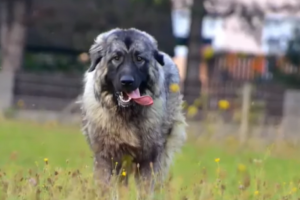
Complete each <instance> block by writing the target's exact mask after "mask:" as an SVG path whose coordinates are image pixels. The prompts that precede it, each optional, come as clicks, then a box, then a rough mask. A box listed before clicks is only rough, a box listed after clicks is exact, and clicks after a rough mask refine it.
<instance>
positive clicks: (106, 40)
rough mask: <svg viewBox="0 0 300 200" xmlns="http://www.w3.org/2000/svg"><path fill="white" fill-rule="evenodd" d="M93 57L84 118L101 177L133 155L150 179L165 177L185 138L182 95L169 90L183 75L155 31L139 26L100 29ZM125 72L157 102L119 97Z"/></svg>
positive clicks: (107, 177)
mask: <svg viewBox="0 0 300 200" xmlns="http://www.w3.org/2000/svg"><path fill="white" fill-rule="evenodd" d="M137 54H139V55H138V56H141V57H142V58H139V59H138V60H139V61H136V60H135V58H134V57H135V56H137ZM115 56H119V57H117V58H115ZM126 56H127V57H126ZM90 57H91V66H90V68H89V69H88V71H87V72H86V74H85V79H84V84H85V85H84V92H83V97H82V114H83V118H82V121H83V132H84V135H85V136H86V138H87V141H88V143H89V145H90V147H91V149H92V151H93V153H94V159H95V164H94V169H95V175H96V178H97V179H100V180H101V181H102V182H104V183H108V182H109V181H110V178H111V174H112V171H113V169H114V168H115V163H116V162H118V163H121V160H122V157H123V156H125V155H130V156H131V157H132V158H133V162H134V163H138V165H139V174H140V175H141V176H142V177H146V178H147V179H151V176H152V175H153V174H152V173H153V172H154V173H158V174H159V177H160V178H161V180H163V179H164V178H165V176H166V175H167V173H168V169H169V166H170V164H171V162H172V158H173V155H174V153H175V152H176V151H178V150H180V149H181V147H182V145H183V144H184V142H185V140H186V133H185V126H186V123H185V117H184V115H183V113H182V110H181V105H182V95H181V94H180V92H178V91H175V92H171V91H169V87H170V85H171V84H179V81H180V78H179V73H178V69H177V67H176V65H175V64H174V63H173V61H172V59H171V58H170V57H169V56H168V55H167V54H165V53H163V52H160V51H159V50H158V47H157V42H156V40H155V39H154V38H153V37H152V36H151V35H149V34H147V33H146V32H143V31H140V30H137V29H134V28H131V29H119V28H117V29H113V30H111V31H108V32H105V33H103V34H100V35H99V36H98V37H97V38H96V40H95V42H94V44H93V45H92V46H91V48H90ZM114 58H115V60H114ZM120 58H124V59H122V60H120ZM125 58H126V59H125ZM140 61H141V62H140ZM124 73H127V74H130V75H132V77H134V78H135V79H134V80H135V82H134V83H133V86H132V88H131V90H134V89H136V88H139V90H140V92H141V95H142V94H143V95H145V94H147V95H149V96H151V97H152V99H153V104H152V105H150V106H142V105H138V104H136V103H134V102H130V103H128V104H126V105H124V104H122V102H120V99H119V96H118V94H119V93H120V92H122V91H123V89H124V88H123V87H122V84H120V76H121V75H122V74H124ZM124 90H130V88H129V89H128V88H125V89H124ZM112 159H113V161H112ZM150 163H152V164H151V165H150ZM150 166H151V167H150ZM117 170H120V168H117Z"/></svg>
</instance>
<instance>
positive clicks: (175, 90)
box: [170, 83, 180, 92]
mask: <svg viewBox="0 0 300 200" xmlns="http://www.w3.org/2000/svg"><path fill="white" fill-rule="evenodd" d="M170 90H171V92H178V91H179V90H180V87H179V85H178V84H176V83H173V84H171V85H170Z"/></svg>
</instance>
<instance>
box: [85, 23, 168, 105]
mask: <svg viewBox="0 0 300 200" xmlns="http://www.w3.org/2000/svg"><path fill="white" fill-rule="evenodd" d="M90 58H91V65H90V68H89V69H88V72H89V73H91V72H93V71H95V72H94V73H95V77H94V78H95V83H96V84H97V87H96V89H95V94H96V96H100V98H101V99H106V101H108V98H107V97H108V96H111V97H112V101H113V102H115V103H117V104H118V105H119V106H122V107H127V106H130V105H135V104H139V105H143V106H149V105H151V104H152V103H153V95H154V96H155V95H157V94H156V93H157V91H156V90H157V87H158V86H157V85H158V83H157V82H158V81H159V80H158V79H159V78H160V76H161V73H160V71H161V69H159V68H161V67H162V66H163V65H164V59H163V55H162V54H160V53H159V51H158V48H157V42H156V40H155V39H154V38H153V37H152V36H150V35H149V34H147V33H145V32H142V31H139V30H137V29H133V28H131V29H125V30H124V29H113V30H111V31H109V32H106V33H103V34H100V35H99V36H98V37H97V38H96V40H95V43H94V44H93V45H92V46H91V48H90ZM97 93H98V94H97ZM99 93H101V94H99ZM103 95H106V97H104V96H103ZM102 101H103V100H102ZM103 103H105V102H103ZM107 103H109V102H107ZM109 104H110V103H109Z"/></svg>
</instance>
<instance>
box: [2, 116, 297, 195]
mask: <svg viewBox="0 0 300 200" xmlns="http://www.w3.org/2000/svg"><path fill="white" fill-rule="evenodd" d="M299 152H300V151H299V149H298V148H296V147H292V146H291V145H287V144H285V145H281V146H278V145H268V146H266V147H265V148H264V147H262V146H261V145H258V143H257V145H256V143H255V142H252V143H251V145H249V146H248V147H247V148H244V149H240V148H239V147H238V145H237V142H236V141H235V139H234V138H231V139H228V140H225V141H224V142H213V141H206V140H205V139H204V138H203V137H200V138H195V137H193V138H192V137H191V136H190V138H189V141H188V142H187V143H186V145H185V146H184V148H183V150H182V152H181V153H180V154H178V155H177V156H176V159H175V161H174V165H173V166H172V169H171V172H170V178H169V179H168V180H167V183H166V184H165V186H164V188H163V189H162V190H159V191H157V192H156V194H155V199H167V200H173V199H174V200H175V199H180V200H182V199H189V200H190V199H197V200H213V199H228V200H234V199H236V200H244V199H295V200H296V199H297V200H298V199H300V160H299ZM45 159H46V160H48V161H47V162H48V164H46V163H45ZM78 171H79V172H80V173H77V172H78ZM130 182H131V183H132V182H133V180H131V181H130ZM93 183H94V181H93V179H92V154H91V152H90V150H89V148H88V145H87V144H86V142H85V139H84V137H83V135H82V134H81V132H80V128H79V127H65V126H61V125H57V124H53V123H52V124H49V123H48V124H36V123H33V122H17V121H7V120H0V200H5V199H7V200H15V199H26V200H27V199H28V200H31V199H57V200H65V199H70V200H77V199H79V200H81V199H108V198H106V197H102V196H101V195H98V194H97V191H98V190H97V188H95V186H94V185H93ZM117 191H118V192H119V193H118V194H119V196H118V199H125V200H126V199H136V193H137V192H136V190H135V189H134V184H130V187H129V188H124V187H114V188H113V189H112V190H111V192H110V193H109V194H110V195H112V194H116V193H117ZM97 195H98V196H97Z"/></svg>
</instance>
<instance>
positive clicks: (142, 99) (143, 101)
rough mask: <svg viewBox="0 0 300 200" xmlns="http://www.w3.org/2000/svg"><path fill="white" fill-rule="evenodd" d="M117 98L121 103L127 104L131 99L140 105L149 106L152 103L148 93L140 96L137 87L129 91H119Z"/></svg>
mask: <svg viewBox="0 0 300 200" xmlns="http://www.w3.org/2000/svg"><path fill="white" fill-rule="evenodd" d="M119 100H120V101H121V102H122V104H128V103H130V102H131V101H134V102H135V103H137V104H140V105H142V106H150V105H152V104H153V99H152V97H150V96H148V95H143V96H141V94H140V90H139V89H136V90H134V91H132V92H130V93H126V92H120V94H119Z"/></svg>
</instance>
